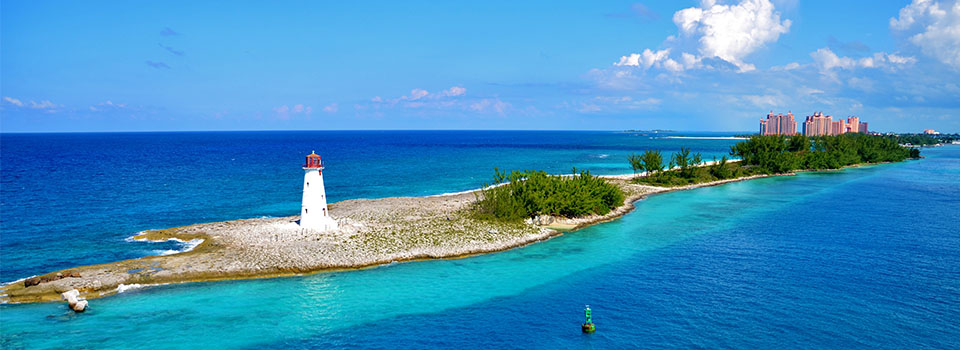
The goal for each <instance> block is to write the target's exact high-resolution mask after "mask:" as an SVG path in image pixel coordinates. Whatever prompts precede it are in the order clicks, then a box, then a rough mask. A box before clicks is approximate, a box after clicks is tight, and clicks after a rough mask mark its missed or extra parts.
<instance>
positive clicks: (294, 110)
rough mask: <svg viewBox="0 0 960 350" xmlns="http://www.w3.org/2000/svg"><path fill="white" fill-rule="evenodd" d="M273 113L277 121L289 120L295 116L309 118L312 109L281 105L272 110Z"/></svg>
mask: <svg viewBox="0 0 960 350" xmlns="http://www.w3.org/2000/svg"><path fill="white" fill-rule="evenodd" d="M273 112H274V113H276V115H277V119H280V120H290V118H291V117H293V116H297V115H303V116H307V117H309V116H310V114H312V113H313V107H310V106H307V105H303V104H296V105H294V106H293V107H290V106H287V105H283V106H280V107H276V108H274V109H273ZM307 119H309V118H307Z"/></svg>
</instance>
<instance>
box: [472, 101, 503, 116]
mask: <svg viewBox="0 0 960 350" xmlns="http://www.w3.org/2000/svg"><path fill="white" fill-rule="evenodd" d="M510 107H511V105H510V104H509V103H507V102H503V101H501V100H500V99H499V98H495V99H491V98H485V99H482V100H480V101H477V102H476V103H473V104H471V105H470V110H472V111H474V112H487V111H493V112H496V113H497V114H500V115H503V114H504V112H506V110H507V109H508V108H510Z"/></svg>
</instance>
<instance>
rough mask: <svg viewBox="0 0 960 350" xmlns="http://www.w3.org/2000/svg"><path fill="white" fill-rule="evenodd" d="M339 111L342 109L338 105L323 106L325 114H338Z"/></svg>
mask: <svg viewBox="0 0 960 350" xmlns="http://www.w3.org/2000/svg"><path fill="white" fill-rule="evenodd" d="M338 110H340V107H339V106H337V104H336V103H331V104H328V105H326V106H323V112H324V113H337V111H338Z"/></svg>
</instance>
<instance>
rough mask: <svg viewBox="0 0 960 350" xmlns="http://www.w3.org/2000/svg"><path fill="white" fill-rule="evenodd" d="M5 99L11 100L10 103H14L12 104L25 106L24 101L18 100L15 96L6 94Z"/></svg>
mask: <svg viewBox="0 0 960 350" xmlns="http://www.w3.org/2000/svg"><path fill="white" fill-rule="evenodd" d="M3 100H4V101H7V102H9V103H10V104H12V105H14V106H17V107H23V102H21V101H20V100H18V99H15V98H13V97H9V96H4V97H3Z"/></svg>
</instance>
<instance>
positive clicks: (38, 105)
mask: <svg viewBox="0 0 960 350" xmlns="http://www.w3.org/2000/svg"><path fill="white" fill-rule="evenodd" d="M55 107H57V105H55V104H53V102H50V101H48V100H43V101H40V102H35V101H30V108H33V109H52V108H55Z"/></svg>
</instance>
